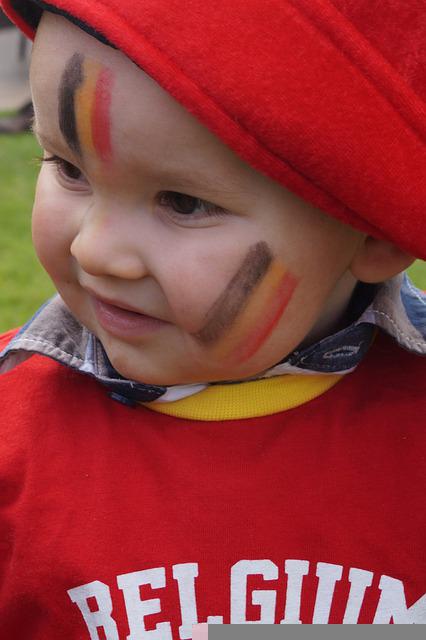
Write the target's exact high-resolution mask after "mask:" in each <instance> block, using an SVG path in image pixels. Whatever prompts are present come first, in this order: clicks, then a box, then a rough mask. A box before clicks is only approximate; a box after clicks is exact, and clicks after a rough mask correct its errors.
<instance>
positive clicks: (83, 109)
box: [31, 14, 270, 198]
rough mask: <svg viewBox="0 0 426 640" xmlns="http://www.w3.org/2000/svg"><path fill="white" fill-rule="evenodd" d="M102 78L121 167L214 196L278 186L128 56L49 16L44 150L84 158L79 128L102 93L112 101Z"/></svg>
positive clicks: (40, 51) (41, 60) (41, 62)
mask: <svg viewBox="0 0 426 640" xmlns="http://www.w3.org/2000/svg"><path fill="white" fill-rule="evenodd" d="M102 77H104V78H106V79H107V80H108V88H107V91H108V94H109V95H108V114H107V115H108V122H107V121H106V117H105V113H104V122H103V125H104V129H106V128H109V129H110V137H111V145H112V146H113V149H114V153H115V154H116V156H117V157H118V158H119V160H120V162H122V163H124V164H127V163H129V164H139V166H140V167H141V168H142V169H143V171H144V172H145V174H146V175H147V176H148V175H149V172H150V171H152V174H153V177H154V175H155V174H157V173H158V172H161V175H162V177H165V178H176V177H178V178H179V180H180V184H181V188H182V189H184V188H187V189H191V187H192V188H193V187H194V186H197V185H200V184H202V185H203V188H205V189H209V190H210V193H211V197H212V198H214V196H215V194H217V193H219V192H220V193H224V192H228V193H229V194H230V195H232V194H233V193H241V192H246V191H247V188H248V186H249V185H250V186H251V185H253V179H254V178H256V180H257V181H258V182H257V188H258V189H259V187H260V184H261V183H262V182H265V183H269V182H270V181H269V179H268V178H266V177H265V176H262V175H261V174H258V172H257V171H255V170H254V169H253V168H252V167H250V166H249V165H247V164H246V163H245V162H244V161H243V160H241V159H240V158H238V157H237V156H236V155H235V153H234V152H233V151H232V150H231V149H230V148H229V147H227V146H226V145H225V144H224V143H223V142H222V141H221V140H220V139H219V138H217V137H216V136H215V135H214V134H213V133H212V132H210V131H209V130H208V129H207V128H206V127H205V126H204V125H203V124H201V123H200V122H199V120H197V119H196V118H195V117H194V116H193V115H191V114H190V113H189V111H187V110H186V109H185V108H184V107H183V106H182V105H181V104H179V103H178V102H177V101H176V100H175V99H174V98H173V97H172V96H170V95H169V94H168V93H167V92H166V91H165V90H164V89H163V88H162V87H160V85H159V84H157V83H156V82H155V81H154V80H153V79H152V78H151V77H150V76H149V75H148V74H147V73H145V72H144V71H143V70H142V69H140V68H139V67H137V66H136V65H135V64H134V63H133V62H131V61H130V60H129V59H128V58H126V57H125V56H124V54H122V53H121V52H120V51H117V50H115V49H113V48H111V47H108V46H106V45H103V44H102V43H100V42H98V41H97V40H96V39H95V38H93V37H91V36H90V35H88V34H87V33H85V32H84V31H82V30H81V29H79V28H78V27H76V26H75V25H73V24H72V23H70V22H68V21H67V20H65V19H64V18H61V17H58V16H55V15H52V14H45V16H44V17H43V20H42V22H41V25H40V27H39V30H38V33H37V38H36V41H35V46H34V51H33V59H32V65H31V83H32V89H33V96H34V106H35V127H34V128H35V132H36V134H37V135H38V137H39V138H40V140H41V142H42V143H43V146H47V147H48V148H49V147H51V148H52V151H56V152H57V153H58V154H61V152H62V150H63V149H64V146H65V145H66V146H68V147H69V148H71V149H72V151H74V152H77V153H79V152H80V149H79V147H80V142H81V141H78V139H77V138H78V136H77V128H78V127H80V128H81V127H82V126H83V127H84V126H85V125H84V120H86V121H88V119H89V118H90V110H91V109H93V108H95V106H96V105H95V102H96V99H95V94H96V92H97V91H98V92H101V93H103V94H104V95H103V98H105V93H106V88H105V83H104V85H102V83H99V79H100V78H102ZM97 84H98V85H99V86H98V87H97V86H96V85H97ZM101 107H102V104H101ZM103 109H104V111H105V109H106V108H105V100H104V106H103ZM82 120H83V124H81V121H82ZM86 125H87V122H86ZM86 137H87V136H86ZM44 143H46V144H44ZM58 144H60V145H61V148H58Z"/></svg>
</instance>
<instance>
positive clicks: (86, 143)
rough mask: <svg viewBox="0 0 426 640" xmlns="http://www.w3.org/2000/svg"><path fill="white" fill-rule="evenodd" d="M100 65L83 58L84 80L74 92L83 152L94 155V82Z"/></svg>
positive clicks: (79, 136)
mask: <svg viewBox="0 0 426 640" xmlns="http://www.w3.org/2000/svg"><path fill="white" fill-rule="evenodd" d="M101 69H102V67H101V65H100V64H99V63H97V62H95V61H94V60H85V61H84V64H83V74H84V82H83V84H82V86H81V87H79V88H78V89H77V91H76V94H75V110H76V120H77V132H78V138H79V141H80V145H81V148H82V150H83V152H84V153H88V154H91V155H95V153H96V150H95V145H94V141H93V130H92V113H93V109H94V106H95V95H96V84H97V81H98V77H99V73H100V72H101Z"/></svg>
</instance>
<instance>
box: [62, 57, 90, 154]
mask: <svg viewBox="0 0 426 640" xmlns="http://www.w3.org/2000/svg"><path fill="white" fill-rule="evenodd" d="M83 60H84V58H83V56H82V55H81V54H80V53H74V55H73V56H72V57H71V58H70V59H69V60H68V62H67V64H66V66H65V70H64V72H63V74H62V78H61V81H60V83H59V95H58V99H59V108H58V111H59V113H58V116H59V128H60V130H61V133H62V135H63V136H64V138H65V140H66V142H67V144H68V146H69V147H70V149H72V150H73V151H74V152H75V153H76V154H77V155H81V148H80V141H79V137H78V131H77V122H76V111H75V94H76V91H77V90H78V89H79V87H80V86H81V85H82V83H83V80H84V77H83Z"/></svg>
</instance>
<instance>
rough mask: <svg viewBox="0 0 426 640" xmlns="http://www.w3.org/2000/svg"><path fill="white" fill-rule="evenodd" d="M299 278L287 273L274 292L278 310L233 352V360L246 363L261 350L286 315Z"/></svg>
mask: <svg viewBox="0 0 426 640" xmlns="http://www.w3.org/2000/svg"><path fill="white" fill-rule="evenodd" d="M297 282H298V280H297V278H296V277H295V276H293V275H292V274H291V273H286V274H285V276H284V277H283V279H282V281H281V284H280V286H279V287H278V289H276V290H275V291H274V299H275V300H276V308H275V310H274V312H273V313H272V314H271V317H270V318H269V319H268V320H267V321H266V322H265V323H264V324H263V325H261V327H260V328H257V329H255V330H254V331H253V332H252V333H251V335H250V336H249V337H248V338H247V339H246V340H244V343H243V344H240V345H238V347H236V348H235V349H234V350H233V351H232V356H231V357H232V359H233V360H234V359H236V360H240V361H244V360H247V359H248V358H251V356H252V355H254V354H255V353H256V351H257V350H258V349H260V347H261V345H262V344H263V343H264V342H265V340H266V339H267V338H268V336H269V335H270V334H271V333H272V331H273V329H274V328H275V326H276V325H277V324H278V321H279V319H280V318H281V316H282V314H283V313H284V310H285V308H286V307H287V305H288V303H289V302H290V298H291V296H292V295H293V291H294V290H295V288H296V285H297Z"/></svg>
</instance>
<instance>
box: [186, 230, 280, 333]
mask: <svg viewBox="0 0 426 640" xmlns="http://www.w3.org/2000/svg"><path fill="white" fill-rule="evenodd" d="M272 260H273V256H272V252H271V250H270V248H269V247H268V245H267V244H266V242H258V243H257V244H255V245H254V246H252V247H250V249H249V250H248V252H247V255H246V257H245V258H244V260H243V263H242V264H241V266H240V268H239V269H238V271H237V272H236V274H235V275H234V276H233V278H232V279H231V281H230V282H229V284H228V285H227V287H226V289H225V290H224V291H223V293H222V294H221V295H220V296H219V298H218V299H217V300H216V302H214V304H213V305H212V307H211V308H210V310H209V311H208V313H207V321H206V323H205V325H204V327H203V328H202V329H201V331H199V332H198V333H196V334H194V336H195V337H196V338H198V339H199V340H201V342H204V343H206V344H210V343H212V342H215V341H216V340H218V338H220V337H221V335H222V334H223V333H224V332H225V331H226V330H227V329H228V328H229V327H230V326H231V325H232V324H233V322H234V321H235V319H236V317H237V316H238V314H239V313H240V312H241V311H242V310H243V308H244V307H245V306H246V304H247V302H248V299H249V297H250V295H251V293H252V292H253V290H254V289H255V287H256V286H257V285H258V284H259V282H260V281H261V280H262V278H263V277H264V276H265V274H266V272H267V271H268V269H269V267H270V265H271V263H272Z"/></svg>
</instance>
